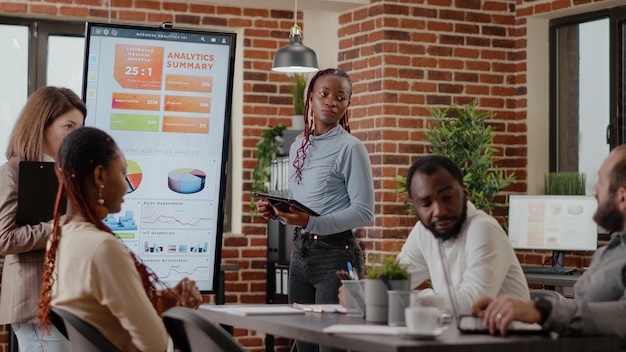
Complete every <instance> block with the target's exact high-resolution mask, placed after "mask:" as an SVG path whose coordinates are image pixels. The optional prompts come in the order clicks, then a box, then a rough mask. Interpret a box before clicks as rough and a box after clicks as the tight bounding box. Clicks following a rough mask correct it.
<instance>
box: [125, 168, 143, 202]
mask: <svg viewBox="0 0 626 352" xmlns="http://www.w3.org/2000/svg"><path fill="white" fill-rule="evenodd" d="M142 179H143V173H142V171H141V167H139V164H137V163H136V162H134V161H132V160H128V159H126V185H127V187H126V194H128V193H131V192H133V191H134V190H136V189H137V188H139V185H140V184H141V180H142Z"/></svg>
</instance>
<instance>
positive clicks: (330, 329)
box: [322, 324, 408, 335]
mask: <svg viewBox="0 0 626 352" xmlns="http://www.w3.org/2000/svg"><path fill="white" fill-rule="evenodd" d="M322 331H323V332H325V333H328V334H369V335H406V334H408V329H407V327H406V326H391V325H364V324H335V325H331V326H327V327H325V328H324V330H322Z"/></svg>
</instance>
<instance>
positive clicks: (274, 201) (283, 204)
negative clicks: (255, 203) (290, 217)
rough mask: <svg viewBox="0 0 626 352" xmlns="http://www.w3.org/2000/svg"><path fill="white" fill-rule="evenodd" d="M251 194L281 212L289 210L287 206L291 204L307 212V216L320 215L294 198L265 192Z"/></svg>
mask: <svg viewBox="0 0 626 352" xmlns="http://www.w3.org/2000/svg"><path fill="white" fill-rule="evenodd" d="M252 195H253V196H255V197H259V198H261V199H264V200H266V201H268V202H269V203H270V204H271V205H272V206H273V207H274V208H276V209H278V210H280V211H282V212H291V210H289V207H290V206H293V207H294V208H296V209H298V210H300V211H302V212H305V213H307V214H308V215H309V216H320V215H319V214H318V213H317V212H315V211H314V210H311V209H310V208H309V207H307V206H305V205H304V204H302V203H300V202H298V201H297V200H295V199H289V198H285V197H280V196H275V195H272V194H266V193H259V192H252Z"/></svg>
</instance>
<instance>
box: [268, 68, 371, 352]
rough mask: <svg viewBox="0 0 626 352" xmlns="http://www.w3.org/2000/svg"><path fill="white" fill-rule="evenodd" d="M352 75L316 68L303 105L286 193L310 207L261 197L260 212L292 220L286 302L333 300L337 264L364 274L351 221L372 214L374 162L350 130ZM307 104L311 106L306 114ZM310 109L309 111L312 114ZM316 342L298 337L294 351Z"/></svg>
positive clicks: (361, 222)
mask: <svg viewBox="0 0 626 352" xmlns="http://www.w3.org/2000/svg"><path fill="white" fill-rule="evenodd" d="M351 95H352V82H351V80H350V77H349V76H348V74H346V73H345V72H344V71H342V70H339V69H326V70H323V71H318V72H317V73H316V74H315V75H314V76H313V77H312V78H311V80H310V82H309V86H308V89H307V95H306V103H305V107H304V118H305V127H304V137H303V138H302V139H301V140H297V141H295V142H294V143H293V144H292V145H291V149H290V152H289V158H290V167H289V196H290V197H291V198H293V199H296V200H298V201H300V202H301V203H303V204H304V205H306V206H308V207H309V208H311V209H312V210H314V211H316V212H317V213H318V214H321V215H320V216H309V215H307V214H306V213H304V212H301V211H298V210H296V209H294V208H293V207H292V208H291V212H281V211H279V210H277V209H275V208H273V207H272V206H270V204H269V203H267V202H266V201H264V200H260V201H259V202H257V204H256V206H257V210H258V212H259V213H260V214H261V215H262V216H263V217H264V218H266V219H270V218H274V217H275V216H277V217H279V218H281V219H282V221H284V222H285V223H287V224H290V225H296V226H297V227H296V230H295V233H294V238H293V246H292V251H291V260H290V264H289V302H290V303H293V302H298V303H316V304H330V303H338V298H337V290H338V288H339V286H340V285H341V282H340V280H339V279H338V278H337V275H336V272H337V271H338V270H342V269H343V270H345V269H346V267H347V263H348V262H350V263H351V265H352V266H353V267H354V269H355V270H356V271H357V273H358V275H359V276H360V277H363V271H364V269H363V267H364V258H363V252H362V251H361V248H360V247H359V244H358V242H357V240H356V238H355V237H354V234H353V232H352V229H353V228H357V227H361V226H366V225H370V224H371V223H372V220H373V217H374V185H373V182H372V168H371V164H370V159H369V156H368V154H367V150H366V148H365V146H364V145H363V143H361V141H359V140H358V139H357V138H355V137H354V136H352V135H351V134H350V125H349V123H348V117H349V112H348V106H349V105H350V97H351ZM309 112H310V114H309ZM309 116H311V117H312V118H310V117H309ZM309 350H316V348H315V346H314V345H310V344H304V343H300V342H298V351H300V352H303V351H309Z"/></svg>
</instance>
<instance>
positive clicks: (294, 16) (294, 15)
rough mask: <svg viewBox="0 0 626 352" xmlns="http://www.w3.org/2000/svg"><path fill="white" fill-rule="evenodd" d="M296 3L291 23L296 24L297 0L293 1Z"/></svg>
mask: <svg viewBox="0 0 626 352" xmlns="http://www.w3.org/2000/svg"><path fill="white" fill-rule="evenodd" d="M294 2H295V3H296V6H295V7H296V9H295V11H294V12H293V24H295V25H298V0H295V1H294Z"/></svg>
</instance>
